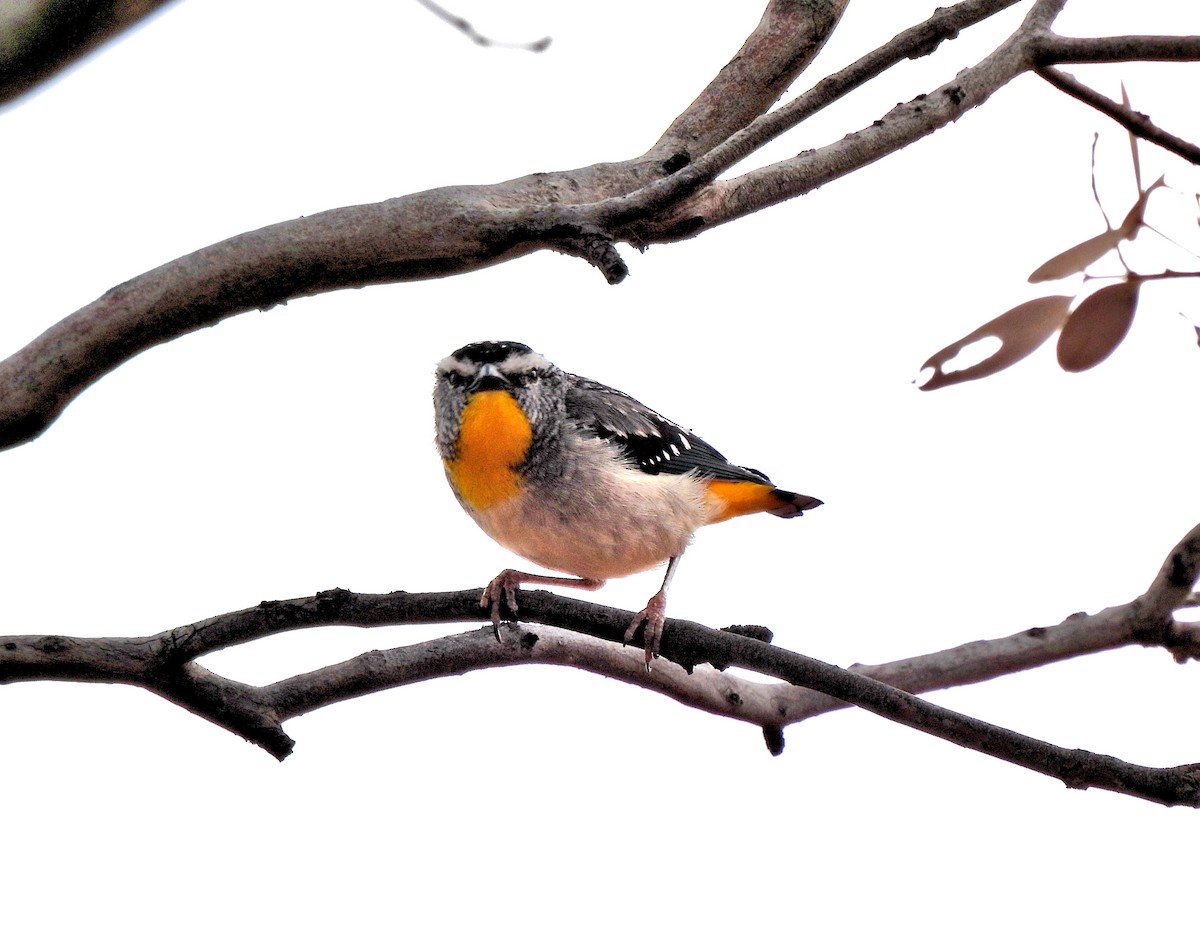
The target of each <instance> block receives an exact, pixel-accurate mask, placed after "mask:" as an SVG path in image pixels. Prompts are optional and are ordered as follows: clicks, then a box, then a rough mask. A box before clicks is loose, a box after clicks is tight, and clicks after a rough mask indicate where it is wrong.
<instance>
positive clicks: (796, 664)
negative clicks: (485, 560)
mask: <svg viewBox="0 0 1200 941" xmlns="http://www.w3.org/2000/svg"><path fill="white" fill-rule="evenodd" d="M1198 577H1200V526H1197V527H1195V528H1194V529H1193V530H1192V531H1191V532H1190V533H1188V534H1187V536H1185V537H1184V538H1183V539H1182V540H1181V541H1180V542H1179V544H1178V545H1177V546H1176V547H1175V548H1174V549H1173V550H1172V551H1171V553H1170V555H1169V556H1168V557H1167V560H1166V562H1164V564H1163V566H1162V567H1161V569H1160V571H1159V573H1158V575H1157V576H1156V577H1155V579H1154V581H1153V582H1152V583H1151V585H1150V587H1149V588H1148V589H1147V591H1146V592H1145V593H1144V594H1143V595H1141V596H1140V597H1139V598H1137V599H1135V600H1134V601H1132V602H1130V603H1128V604H1126V605H1121V606H1118V607H1114V608H1108V609H1106V610H1105V611H1102V612H1100V613H1099V614H1096V615H1091V616H1089V615H1083V614H1080V615H1073V616H1072V617H1070V618H1068V619H1067V620H1065V621H1064V622H1063V623H1062V624H1060V625H1057V626H1055V627H1047V628H1033V629H1030V630H1026V631H1022V632H1020V633H1019V634H1014V635H1012V636H1011V637H1006V638H1000V639H997V640H990V641H977V642H974V643H971V644H965V645H962V646H960V647H955V648H952V649H950V650H945V651H941V652H939V653H933V654H928V655H925V656H922V657H915V658H912V659H908V660H902V661H897V662H895V663H890V664H882V665H877V666H871V667H863V666H859V667H855V668H853V669H851V670H842V669H840V668H838V667H834V666H831V665H829V664H825V663H821V662H820V661H816V660H812V659H810V658H808V657H804V656H802V655H800V654H797V653H793V652H791V651H788V650H783V649H781V648H778V647H773V646H771V645H769V644H767V643H763V642H762V641H759V640H754V639H751V638H749V637H746V636H742V634H741V633H739V632H734V631H733V630H732V629H730V630H726V631H714V630H711V629H710V628H707V627H704V626H703V625H700V624H695V623H693V622H689V621H682V620H675V619H672V620H668V621H667V623H666V627H665V630H664V633H663V637H662V651H663V654H664V657H666V658H669V659H670V660H672V661H674V663H670V662H667V660H665V659H664V660H663V661H660V663H659V666H658V667H657V668H656V669H655V670H654V671H653V672H652V673H649V674H648V673H646V672H645V670H644V669H643V659H642V656H641V654H640V652H639V651H636V650H632V649H626V648H625V647H624V646H623V645H620V644H621V640H622V638H623V636H624V632H625V629H626V627H627V625H628V623H629V618H630V612H628V611H621V610H618V609H615V608H608V607H604V606H601V605H595V604H588V603H586V602H583V601H578V600H575V599H569V598H561V597H558V596H556V595H552V594H549V593H548V592H544V591H535V592H523V593H522V595H521V613H522V618H523V619H524V620H523V623H522V624H520V625H517V626H515V627H513V628H510V629H506V630H505V631H504V634H503V637H502V642H501V643H496V641H495V640H494V639H493V637H492V630H491V627H490V625H485V626H484V627H483V628H481V629H480V630H477V631H473V632H470V633H466V634H458V635H454V636H450V637H443V638H439V639H437V640H432V641H426V642H423V643H416V644H411V645H407V646H403V647H399V648H395V649H391V650H382V651H381V650H373V651H370V652H368V653H364V654H361V655H359V656H357V657H354V658H352V659H350V660H347V661H345V662H343V663H338V664H332V665H330V666H326V667H322V668H320V669H317V670H314V671H312V672H310V673H305V674H302V675H300V676H294V677H291V678H289V679H285V680H281V681H279V682H276V683H273V684H270V685H268V686H262V687H256V686H251V685H248V684H244V683H240V682H237V681H235V680H230V679H228V678H226V677H222V676H219V675H218V674H216V673H213V672H212V671H210V670H208V669H206V668H205V667H203V666H200V665H199V664H198V663H196V662H195V659H196V658H197V657H200V656H202V655H204V654H207V653H211V652H213V651H216V650H220V649H223V648H225V647H228V646H231V645H234V644H240V643H246V642H250V641H253V640H257V639H259V638H262V637H266V636H269V635H272V634H277V633H281V632H285V631H290V630H297V629H301V628H305V627H313V626H318V625H333V624H342V625H352V626H359V627H376V626H381V625H384V624H429V623H448V622H456V621H457V622H462V621H467V622H471V621H478V620H480V617H481V614H480V608H479V591H478V590H474V591H463V592H450V593H434V594H409V593H406V592H392V593H390V594H386V595H364V594H357V593H354V592H349V591H345V590H342V589H334V590H332V591H326V592H321V593H319V594H317V595H316V596H314V597H311V598H300V599H293V600H291V601H277V602H263V603H262V604H260V605H258V606H256V607H254V608H249V609H246V610H243V611H234V612H231V613H229V614H224V615H219V616H217V617H214V618H209V619H207V620H205V621H200V622H197V623H195V624H190V625H185V626H183V627H178V628H175V629H173V630H169V631H164V632H162V633H160V634H156V635H154V636H152V637H140V638H77V637H58V636H15V637H7V638H0V683H9V682H19V681H27V680H35V679H43V680H44V679H60V680H62V679H67V680H77V681H84V682H105V683H114V682H116V683H127V684H130V685H134V686H140V687H142V688H144V689H147V690H150V691H152V692H154V693H157V694H158V695H160V696H163V697H164V698H166V699H169V700H170V701H172V702H174V703H177V704H178V705H181V706H183V707H184V708H186V709H188V710H189V711H191V712H193V713H195V714H197V715H200V716H202V717H204V718H206V719H209V720H210V721H212V722H214V723H216V724H218V725H220V726H222V727H224V728H226V729H229V730H230V731H233V732H235V733H237V734H239V735H241V736H243V737H244V738H246V739H247V740H249V741H251V742H254V743H255V744H258V745H260V746H261V747H263V748H265V749H266V750H268V751H269V752H270V753H271V754H273V755H275V756H276V757H278V758H283V757H286V755H287V754H289V753H290V751H291V748H292V744H293V743H292V740H291V739H290V738H289V737H288V736H287V735H286V733H285V732H284V731H283V728H282V723H283V722H284V721H286V720H287V719H289V718H292V717H295V716H298V715H301V714H304V713H306V712H311V711H313V710H314V709H319V708H322V707H324V706H327V705H330V704H332V703H335V702H341V701H343V700H346V699H350V698H354V697H357V696H362V695H365V694H367V693H371V692H376V691H378V690H382V689H389V688H393V687H397V686H403V685H407V684H410V683H416V682H420V681H422V680H428V679H433V678H436V677H443V676H451V675H458V674H461V673H466V672H470V671H473V670H478V669H485V668H488V667H496V666H509V665H515V664H519V663H552V664H561V665H566V666H572V667H575V668H578V669H583V670H587V671H590V672H593V673H598V674H601V675H604V676H609V677H612V678H615V679H620V680H623V681H625V682H627V683H630V684H633V685H638V686H642V687H645V688H648V689H652V690H655V691H656V692H660V693H662V694H664V695H667V696H670V697H671V698H673V699H675V700H676V701H678V702H680V703H683V704H685V705H688V706H692V707H694V708H699V709H703V710H705V711H707V712H709V713H712V714H714V715H720V716H725V717H728V718H733V719H738V720H739V721H743V722H748V723H752V724H754V725H757V726H759V727H761V728H762V729H763V731H764V734H765V735H766V736H767V740H768V743H769V744H771V745H772V749H773V751H777V750H778V749H780V748H782V730H783V728H784V727H785V726H787V725H789V724H791V723H794V722H799V721H802V720H803V719H805V718H809V717H811V716H814V715H817V714H819V713H821V712H827V711H830V710H833V709H840V708H844V707H845V706H846V705H847V704H850V705H855V706H859V707H861V708H863V709H866V710H868V711H871V712H874V713H876V714H877V715H881V716H883V717H885V718H889V719H892V720H893V721H896V722H900V723H902V724H904V725H908V726H910V727H912V728H916V729H919V730H921V731H924V732H926V733H928V734H931V735H935V736H938V737H940V738H944V739H946V740H948V741H952V742H954V743H956V744H959V745H963V746H964V747H967V748H972V749H975V750H977V751H981V752H983V753H985V754H988V755H992V756H994V757H997V758H1001V759H1003V760H1005V761H1010V762H1013V763H1015V764H1020V765H1022V766H1023V767H1027V768H1030V769H1031V770H1035V771H1038V772H1039V773H1042V774H1049V775H1052V776H1054V777H1057V778H1059V779H1060V780H1062V781H1064V782H1065V783H1066V784H1068V786H1071V787H1103V788H1107V789H1110V790H1116V791H1120V792H1122V793H1127V794H1132V795H1134V796H1138V797H1143V798H1146V799H1149V800H1154V801H1158V802H1161V803H1167V804H1178V803H1183V804H1189V805H1192V806H1200V775H1198V774H1197V771H1198V768H1197V766H1185V767H1182V768H1177V769H1153V768H1142V767H1140V766H1136V765H1129V764H1126V763H1124V762H1121V761H1118V760H1117V759H1115V758H1110V757H1107V756H1102V755H1094V754H1091V753H1087V752H1079V751H1073V750H1069V749H1062V748H1058V747H1057V746H1053V745H1050V744H1048V743H1045V742H1039V741H1037V740H1036V739H1031V738H1028V737H1026V736H1022V735H1019V734H1017V733H1015V732H1011V731H1009V730H1006V729H1000V728H997V727H994V726H990V725H988V724H987V723H984V722H980V721H978V720H976V719H972V718H970V717H968V716H963V715H959V714H958V713H955V712H952V711H951V710H947V709H943V708H940V707H937V706H934V705H932V704H930V703H927V702H925V701H923V700H921V699H917V698H916V697H915V696H913V695H911V693H913V692H924V691H929V690H933V689H944V688H947V687H951V686H958V685H963V684H967V683H976V682H981V681H983V680H986V679H991V678H994V677H996V676H1000V675H1003V674H1007V673H1012V672H1016V671H1020V670H1026V669H1030V668H1032V667H1035V666H1040V665H1044V664H1047V663H1053V662H1057V661H1060V660H1064V659H1067V658H1070V657H1077V656H1081V655H1084V654H1088V653H1094V652H1096V651H1100V650H1109V649H1114V648H1117V647H1121V646H1127V645H1130V644H1142V645H1147V646H1163V647H1165V648H1167V649H1169V650H1170V651H1171V652H1172V653H1173V654H1174V655H1175V657H1176V659H1177V660H1179V661H1181V662H1182V661H1184V660H1186V659H1189V658H1197V657H1200V627H1198V626H1197V625H1189V624H1179V623H1178V622H1176V621H1175V619H1174V612H1175V611H1176V610H1178V609H1180V608H1183V607H1187V606H1188V605H1190V604H1193V603H1194V601H1195V594H1194V593H1193V589H1194V586H1195V583H1196V581H1197V578H1198ZM730 666H740V667H744V668H746V669H749V670H753V671H755V672H757V673H759V674H762V675H765V676H771V677H775V678H777V679H782V680H785V681H786V682H785V683H783V684H778V683H766V682H762V681H756V680H750V679H747V678H744V677H740V676H731V675H729V674H727V673H725V672H724V670H725V669H726V668H727V667H730ZM714 667H715V669H714ZM881 681H882V682H881Z"/></svg>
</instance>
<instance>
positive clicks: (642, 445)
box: [433, 340, 822, 669]
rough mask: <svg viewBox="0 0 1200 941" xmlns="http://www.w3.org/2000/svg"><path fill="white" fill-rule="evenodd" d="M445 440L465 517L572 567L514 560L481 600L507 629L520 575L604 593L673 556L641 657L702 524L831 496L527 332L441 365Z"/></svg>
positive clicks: (441, 440)
mask: <svg viewBox="0 0 1200 941" xmlns="http://www.w3.org/2000/svg"><path fill="white" fill-rule="evenodd" d="M433 403H434V417H435V426H436V445H437V450H438V453H439V455H440V456H441V459H442V464H443V467H444V469H445V473H446V479H447V480H448V481H449V484H450V488H451V489H452V490H453V491H454V495H455V497H457V499H458V502H459V503H460V504H461V506H462V508H463V509H464V510H466V512H467V514H468V515H469V516H470V517H471V518H472V519H473V520H474V521H475V522H476V523H477V524H478V525H479V527H480V528H481V529H482V530H483V531H484V532H485V533H487V535H489V536H491V538H492V539H494V540H495V541H496V542H498V543H499V544H500V545H502V546H504V547H505V548H507V549H509V550H511V551H512V552H514V553H516V554H517V555H519V556H521V557H522V558H525V559H527V560H529V561H531V562H534V563H535V564H537V565H539V566H542V567H544V568H547V569H551V570H553V571H556V572H562V573H566V574H565V575H540V574H533V573H529V572H522V571H517V570H515V569H505V570H503V571H502V572H501V573H500V574H499V575H497V576H496V577H495V578H494V579H492V580H491V582H489V583H488V586H487V588H485V589H484V591H483V595H482V596H481V598H480V606H481V607H483V608H487V609H490V612H491V621H492V627H493V630H494V631H495V634H496V636H497V638H498V637H499V636H500V605H501V601H502V600H504V601H507V603H508V608H509V611H510V612H511V613H512V615H513V616H514V617H515V616H516V613H517V597H516V591H517V589H518V588H519V587H520V586H521V585H529V584H535V585H550V586H564V587H574V588H583V589H587V590H589V591H594V590H596V589H598V588H600V587H601V586H603V585H604V584H605V582H606V581H607V580H608V579H610V578H620V577H622V576H625V575H631V574H633V573H635V572H642V571H646V570H648V569H651V568H654V567H655V566H657V565H660V564H662V563H663V562H666V564H667V568H666V573H665V575H664V577H663V581H662V587H661V588H660V589H659V590H658V591H657V592H656V593H655V594H654V595H653V596H652V597H651V598H650V599H649V601H647V603H646V606H645V607H644V608H643V609H642V610H641V611H639V612H638V613H637V614H636V615H634V617H633V619H632V621H631V622H630V624H629V628H628V630H627V631H626V633H625V638H624V639H625V642H626V643H632V642H633V639H634V637H635V635H636V633H637V630H638V628H639V627H641V626H642V625H643V624H644V625H645V630H644V647H645V663H646V668H647V669H649V666H650V662H651V660H652V659H653V658H654V657H657V656H658V653H659V645H660V642H661V639H662V631H663V624H664V621H665V618H666V600H667V589H668V588H669V587H670V584H671V580H672V578H673V577H674V575H675V572H676V569H677V568H678V566H679V560H680V558H681V557H682V555H683V553H684V550H685V549H686V548H687V547H688V545H689V543H690V542H691V540H692V536H693V534H694V533H695V532H696V530H698V529H699V528H700V527H701V526H705V525H709V524H711V523H719V522H723V521H725V520H728V519H732V518H733V517H736V516H743V515H746V514H750V513H759V512H766V513H770V514H772V515H774V516H780V517H784V518H790V517H795V516H800V515H802V514H803V513H804V511H805V510H811V509H814V508H816V507H818V506H820V505H821V503H822V501H821V500H818V499H816V498H815V497H810V496H805V495H804V494H800V493H794V492H792V491H790V490H782V489H780V488H778V487H776V486H775V485H774V484H773V483H771V480H770V478H768V477H767V475H766V474H764V473H762V472H761V471H758V470H755V469H753V468H750V467H741V466H739V465H737V464H733V463H731V462H729V461H728V460H726V458H725V457H724V455H722V454H721V453H720V452H719V451H717V450H716V449H715V448H714V447H713V446H712V445H710V444H708V442H706V441H704V440H703V439H702V438H700V437H698V436H697V435H695V434H694V433H693V432H691V431H690V430H686V429H684V428H683V427H681V426H680V425H678V424H676V423H675V422H673V421H671V420H670V419H667V418H664V417H663V416H662V415H660V414H659V413H658V412H656V411H654V410H653V409H651V408H648V407H647V406H645V405H643V404H642V403H641V402H639V401H638V400H637V399H635V398H633V397H632V396H630V395H627V394H626V393H624V392H620V391H618V390H617V389H614V388H611V387H609V386H606V385H604V384H602V383H599V382H596V381H594V380H592V379H586V378H584V377H583V376H577V375H574V374H573V373H569V372H566V371H565V370H563V369H560V368H559V367H557V366H555V365H554V364H553V363H551V362H550V360H548V359H547V358H546V357H545V356H543V355H542V354H540V353H537V352H535V351H534V350H533V349H531V348H530V347H529V346H527V345H526V344H524V343H518V342H516V341H513V340H484V341H480V342H474V343H468V344H467V345H466V346H463V347H461V348H460V349H458V350H455V351H454V352H453V353H451V354H450V355H449V356H447V357H446V358H445V359H443V360H441V362H439V363H438V365H437V368H436V371H435V379H434V389H433Z"/></svg>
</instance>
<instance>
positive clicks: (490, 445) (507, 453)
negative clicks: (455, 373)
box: [445, 389, 533, 510]
mask: <svg viewBox="0 0 1200 941" xmlns="http://www.w3.org/2000/svg"><path fill="white" fill-rule="evenodd" d="M532 440H533V429H532V428H530V427H529V419H528V418H526V417H525V413H524V412H523V411H521V406H519V405H518V404H517V400H516V399H514V398H513V397H512V395H511V394H510V393H508V392H505V391H503V390H501V389H489V390H488V391H486V392H476V393H474V394H473V395H472V396H471V397H470V398H469V399H467V404H466V407H465V408H464V409H463V412H462V419H461V425H460V427H459V432H458V447H457V456H456V457H455V458H454V460H452V461H446V462H445V465H446V471H447V473H449V475H450V481H451V482H452V483H453V484H454V489H455V490H457V491H458V494H459V496H461V497H462V498H463V500H465V501H466V502H467V504H468V505H469V506H471V507H472V508H473V509H476V510H486V509H487V508H488V507H490V506H492V505H494V504H496V503H499V502H500V501H502V500H507V499H509V498H510V497H514V496H516V494H517V489H518V485H519V484H520V480H521V475H520V474H518V473H517V470H516V469H517V468H518V467H520V466H521V465H522V464H523V463H524V462H525V458H526V456H527V455H528V454H529V444H530V442H531V441H532Z"/></svg>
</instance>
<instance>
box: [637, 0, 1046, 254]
mask: <svg viewBox="0 0 1200 941" xmlns="http://www.w3.org/2000/svg"><path fill="white" fill-rule="evenodd" d="M1064 2H1065V0H1056V2H1050V0H1042V2H1040V3H1038V4H1036V5H1035V6H1034V8H1033V9H1032V10H1031V11H1030V13H1029V15H1028V16H1027V17H1026V19H1025V22H1024V23H1023V24H1022V26H1021V28H1020V29H1018V30H1017V31H1016V32H1015V33H1014V34H1013V35H1012V36H1010V37H1009V38H1008V39H1007V40H1005V42H1004V43H1002V44H1001V45H1000V46H999V47H998V48H997V49H996V50H995V51H994V52H993V53H991V54H990V55H989V56H987V57H986V58H985V59H983V61H981V62H980V63H979V64H978V65H976V66H974V67H972V68H969V69H964V70H963V71H962V72H960V73H959V74H958V75H956V76H955V78H954V80H953V81H951V82H948V83H946V84H945V85H942V86H941V87H940V88H938V89H936V90H934V91H932V92H930V93H927V94H923V95H919V96H917V97H916V98H914V99H913V100H912V101H910V102H907V103H905V104H900V105H897V106H896V107H895V108H893V109H892V110H891V111H890V112H889V113H888V114H886V115H885V116H884V117H883V118H881V119H880V120H878V121H876V122H874V123H873V124H872V125H871V126H870V127H866V128H863V129H861V130H859V131H856V132H854V133H851V134H848V135H846V136H845V137H844V138H842V139H841V140H840V141H837V142H836V143H833V144H830V145H828V146H826V147H822V148H819V149H817V150H810V151H805V152H804V153H801V154H799V155H797V156H796V157H793V158H791V159H790V160H781V161H779V162H777V163H774V164H771V165H770V166H767V167H763V168H762V169H759V170H754V171H751V172H750V173H746V174H743V175H742V176H740V177H735V178H734V179H731V180H721V181H715V182H713V183H712V184H711V185H709V186H706V187H704V188H703V189H702V190H701V191H699V192H697V193H696V194H695V195H693V196H692V197H690V198H689V199H686V200H683V201H682V202H680V203H678V204H677V205H675V206H673V207H672V208H671V209H669V210H668V211H666V212H663V213H661V214H660V215H659V216H658V217H657V218H655V219H654V220H653V222H651V223H649V224H648V225H645V226H642V227H639V229H638V237H639V238H640V239H642V240H643V241H645V242H657V241H673V240H677V239H683V238H691V237H692V236H694V235H697V234H699V233H700V232H703V231H706V230H708V229H710V228H713V227H715V226H718V225H723V224H724V223H726V222H731V221H732V220H734V219H738V218H741V217H742V216H745V215H749V214H751V213H754V212H758V211H759V210H761V209H765V208H767V207H769V206H773V205H776V204H778V203H781V202H784V201H786V200H789V199H793V198H795V197H796V196H802V195H804V194H806V193H810V192H812V191H813V190H815V189H818V188H819V187H821V186H823V185H825V184H826V183H829V182H831V181H832V180H835V179H838V178H840V177H842V176H845V175H846V174H848V173H851V172H853V171H855V170H859V169H861V168H862V167H864V166H867V165H868V164H871V163H874V162H875V161H876V160H879V159H881V158H882V157H884V156H886V155H888V154H891V153H894V152H896V151H897V150H901V149H903V148H904V147H907V146H908V145H909V144H912V143H914V142H915V141H917V140H920V139H921V138H922V137H927V136H928V135H930V134H932V133H933V132H934V131H936V130H939V129H940V128H942V127H945V126H946V125H947V124H949V123H951V122H952V121H956V120H958V118H959V117H961V116H962V114H963V113H964V112H966V111H969V110H971V109H972V108H977V107H979V106H980V105H982V104H983V103H984V102H985V101H987V100H988V98H990V97H991V96H992V94H993V93H994V92H996V91H998V90H999V89H1000V88H1002V87H1003V86H1004V85H1006V84H1008V82H1010V81H1012V80H1013V79H1014V78H1016V77H1017V76H1018V75H1021V74H1023V73H1024V72H1026V71H1028V70H1029V69H1031V68H1032V67H1033V64H1034V59H1035V56H1036V54H1037V51H1038V50H1039V49H1040V43H1039V40H1040V37H1041V36H1042V32H1041V31H1042V29H1043V28H1044V27H1043V26H1042V24H1043V23H1048V22H1049V21H1051V20H1052V19H1053V16H1054V15H1055V14H1057V12H1058V10H1060V9H1061V8H1062V6H1063V3H1064ZM968 12H971V11H968ZM992 12H995V11H992Z"/></svg>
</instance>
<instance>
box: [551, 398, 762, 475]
mask: <svg viewBox="0 0 1200 941" xmlns="http://www.w3.org/2000/svg"><path fill="white" fill-rule="evenodd" d="M567 418H568V419H570V420H571V421H574V422H575V424H576V425H577V426H578V427H579V428H580V430H581V431H583V432H584V433H585V434H587V433H590V434H594V435H596V437H598V438H603V439H604V440H606V441H608V442H610V443H611V444H613V445H615V446H616V447H618V448H619V449H620V450H621V452H622V453H623V455H624V456H625V457H627V458H628V459H629V460H631V461H633V462H634V463H635V464H636V465H637V466H638V467H639V468H641V469H642V470H643V471H645V472H646V473H647V474H686V473H689V472H691V471H696V472H698V473H701V474H703V475H705V476H707V477H714V478H716V479H717V480H749V481H754V482H756V483H764V484H765V483H770V480H769V479H768V478H767V476H766V475H765V474H762V473H760V472H758V471H756V470H752V469H751V468H748V467H738V466H737V465H736V464H730V463H729V461H727V460H726V459H725V456H724V455H723V454H721V452H720V451H718V450H717V449H716V448H714V447H713V446H712V445H711V444H709V443H708V442H707V441H705V440H704V439H703V438H698V437H696V435H694V434H692V433H691V432H690V431H688V430H686V429H684V428H681V427H679V425H677V424H675V423H674V422H673V421H670V420H669V419H666V418H663V417H662V416H661V415H660V414H658V412H656V411H654V410H653V409H650V408H647V407H646V406H645V405H643V404H642V403H641V402H639V401H638V400H637V399H635V398H633V397H631V396H628V395H626V394H625V393H624V392H619V391H618V390H616V389H613V388H610V387H609V386H606V385H603V384H602V383H599V382H595V381H593V380H591V379H585V378H583V377H582V376H572V377H571V382H570V384H569V385H568V387H567Z"/></svg>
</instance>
